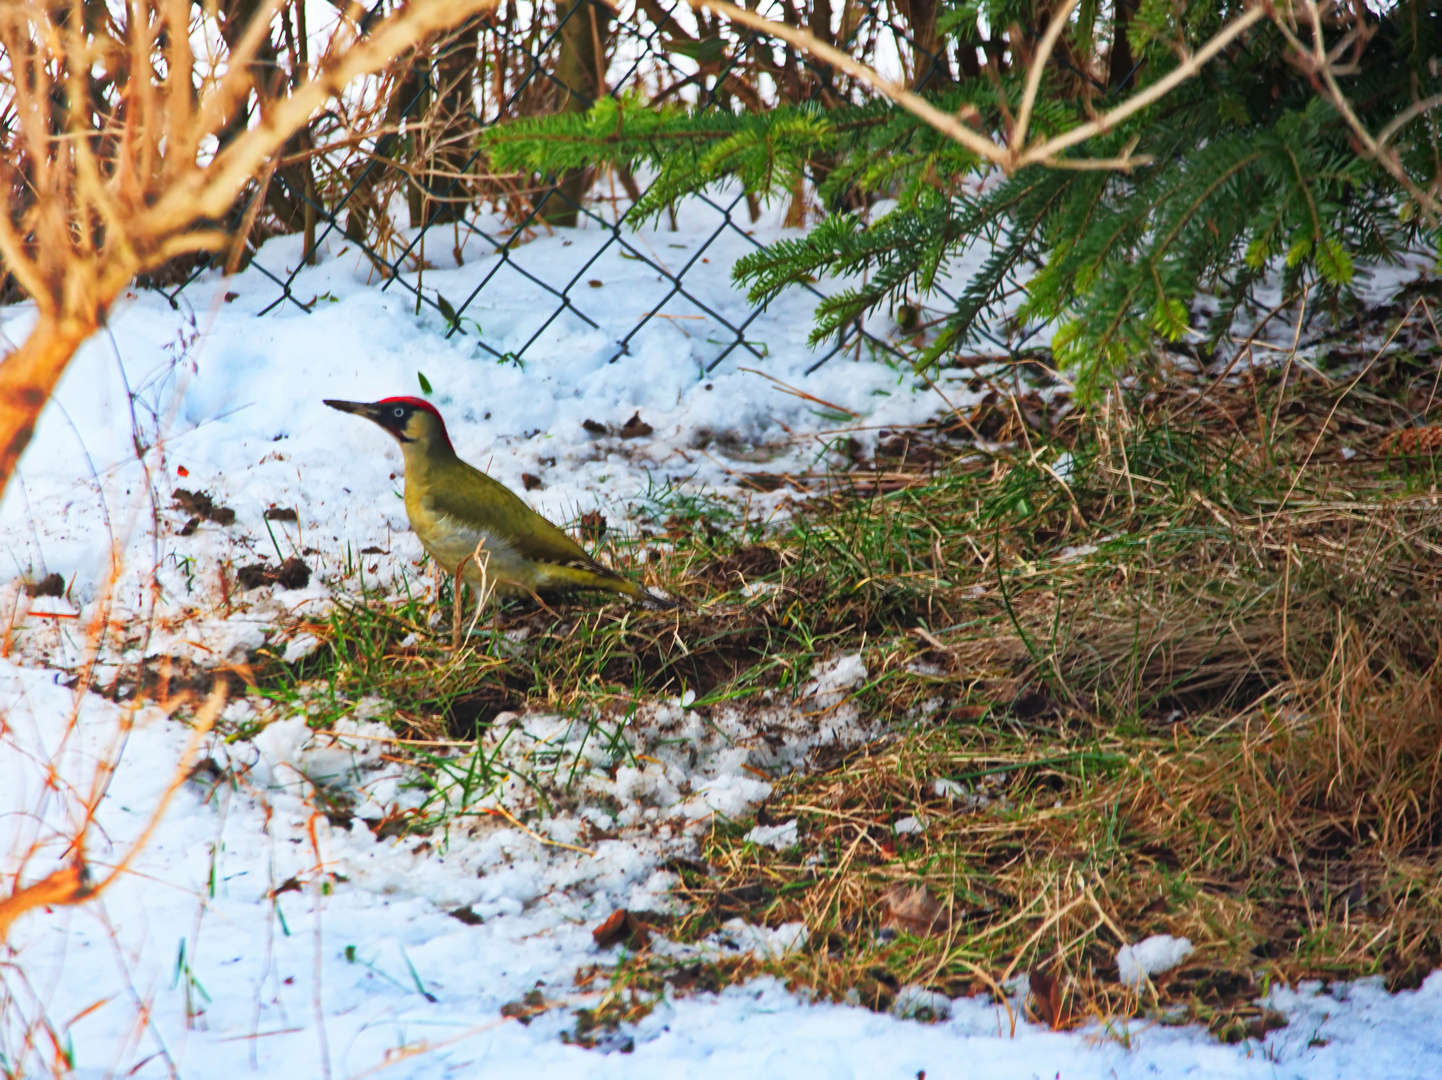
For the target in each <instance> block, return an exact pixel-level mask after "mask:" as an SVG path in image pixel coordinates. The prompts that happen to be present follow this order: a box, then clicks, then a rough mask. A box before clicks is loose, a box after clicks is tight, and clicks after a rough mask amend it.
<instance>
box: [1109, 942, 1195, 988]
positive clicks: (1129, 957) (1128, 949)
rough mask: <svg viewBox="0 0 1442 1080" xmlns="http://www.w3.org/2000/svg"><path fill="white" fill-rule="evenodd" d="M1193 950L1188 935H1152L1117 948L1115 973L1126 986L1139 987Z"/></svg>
mask: <svg viewBox="0 0 1442 1080" xmlns="http://www.w3.org/2000/svg"><path fill="white" fill-rule="evenodd" d="M1192 952H1193V949H1192V943H1191V941H1190V940H1188V939H1187V938H1177V937H1172V936H1171V935H1170V934H1153V935H1152V936H1151V937H1149V938H1144V939H1143V940H1141V941H1138V942H1137V943H1136V944H1134V945H1123V946H1122V947H1121V948H1120V949H1118V950H1117V972H1118V974H1119V977H1120V979H1121V981H1122V982H1123V983H1124V984H1126V985H1127V986H1134V987H1136V986H1142V985H1143V984H1145V983H1146V981H1147V980H1148V979H1150V978H1151V977H1152V976H1153V975H1161V974H1163V973H1165V972H1168V971H1171V970H1172V968H1174V967H1176V966H1177V965H1178V964H1180V963H1181V962H1182V961H1183V960H1185V959H1186V958H1187V957H1189V956H1191V955H1192Z"/></svg>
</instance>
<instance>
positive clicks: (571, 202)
mask: <svg viewBox="0 0 1442 1080" xmlns="http://www.w3.org/2000/svg"><path fill="white" fill-rule="evenodd" d="M557 15H558V17H559V18H561V19H565V23H564V25H562V27H561V34H560V41H561V55H560V57H559V59H558V60H557V62H556V70H555V76H556V80H557V82H559V83H560V84H561V85H560V86H557V87H556V111H557V112H563V113H568V112H569V113H576V112H585V111H586V110H587V109H589V108H590V107H591V105H592V104H593V103H594V102H595V101H596V100H597V99H598V98H600V97H601V96H602V95H603V94H605V93H606V51H607V49H606V47H607V45H608V43H609V41H610V37H611V16H610V13H609V12H608V11H607V10H606V9H605V8H603V7H602V6H601V5H600V4H598V3H596V2H595V0H557ZM567 15H569V16H570V18H566V16H567ZM591 179H592V170H591V169H589V168H586V169H571V170H569V171H568V172H567V173H566V175H565V176H563V177H561V181H560V183H558V184H556V185H555V186H554V187H552V188H549V189H547V190H545V191H543V192H542V193H541V195H540V198H539V206H540V217H541V218H542V219H543V220H544V221H547V222H549V223H550V224H552V225H563V226H574V225H575V224H576V222H577V220H578V218H579V214H580V207H581V200H582V199H584V198H585V197H586V191H587V189H588V188H589V187H590V186H591Z"/></svg>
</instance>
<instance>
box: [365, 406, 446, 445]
mask: <svg viewBox="0 0 1442 1080" xmlns="http://www.w3.org/2000/svg"><path fill="white" fill-rule="evenodd" d="M376 404H377V405H409V406H410V407H411V408H413V409H420V410H421V411H422V412H428V413H430V414H431V415H432V416H434V417H435V418H436V423H438V424H440V425H441V438H443V439H445V440H446V445H447V446H450V445H451V433H450V432H449V431H447V430H446V421H445V418H444V417H442V416H441V413H440V410H439V409H437V408H436V407H435V406H434V405H432V404H431V403H430V402H429V401H426V400H425V399H424V398H418V397H409V396H407V395H405V394H401V395H399V396H397V397H388V398H381V399H380V400H379V401H377V402H376ZM453 449H454V448H453Z"/></svg>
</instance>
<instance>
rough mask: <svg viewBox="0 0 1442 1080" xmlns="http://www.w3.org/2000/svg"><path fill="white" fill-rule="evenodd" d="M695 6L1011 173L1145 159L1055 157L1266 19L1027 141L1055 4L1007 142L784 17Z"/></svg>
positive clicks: (1228, 33) (1228, 30)
mask: <svg viewBox="0 0 1442 1080" xmlns="http://www.w3.org/2000/svg"><path fill="white" fill-rule="evenodd" d="M689 2H690V4H691V6H692V7H694V8H698V9H701V8H704V9H707V10H710V11H714V12H716V13H717V14H718V15H724V16H725V17H726V18H727V19H729V20H730V21H731V22H733V23H737V24H739V25H741V26H749V27H750V28H751V29H753V30H759V31H761V32H762V33H765V34H769V35H771V36H773V37H776V38H779V39H780V40H782V41H785V42H787V43H788V44H790V45H794V46H795V47H796V48H798V49H802V50H804V51H805V52H808V53H810V54H811V55H812V56H815V57H817V58H818V59H820V60H824V61H825V62H826V63H828V64H830V65H831V66H832V67H834V68H836V69H837V70H838V71H842V72H845V73H846V74H847V75H850V76H851V77H852V78H854V79H856V80H858V81H859V82H862V83H864V84H865V85H867V86H869V87H871V88H872V89H873V90H876V91H877V92H879V93H881V94H884V95H885V96H886V97H888V98H890V99H891V100H892V101H894V102H896V103H897V104H898V105H900V106H901V107H902V108H903V109H905V110H906V111H907V112H909V113H911V114H912V115H914V116H916V117H918V118H919V119H921V120H924V121H925V122H926V123H928V124H930V125H931V126H932V127H934V128H935V129H936V130H937V131H940V132H941V133H942V134H943V135H947V136H949V137H950V138H952V139H954V140H955V141H956V142H958V143H960V144H961V145H962V146H964V147H966V148H967V149H968V150H971V151H972V152H973V153H975V154H977V155H978V156H979V157H982V158H984V159H986V160H987V161H990V162H992V163H993V164H995V165H997V166H999V167H1001V168H1002V169H1003V170H1004V171H1006V172H1015V171H1016V170H1017V169H1022V168H1025V167H1026V166H1028V165H1047V166H1050V167H1053V168H1070V169H1114V170H1118V171H1122V172H1125V171H1127V170H1130V169H1133V168H1135V167H1136V166H1138V165H1145V164H1148V163H1149V162H1150V160H1151V159H1150V158H1146V157H1133V156H1132V154H1131V146H1128V147H1127V149H1126V151H1125V152H1124V153H1123V154H1122V155H1121V156H1120V157H1115V158H1094V159H1086V158H1083V159H1080V160H1076V159H1066V158H1059V157H1057V155H1058V154H1060V153H1061V152H1062V151H1064V150H1068V149H1070V148H1071V147H1073V146H1076V145H1078V144H1080V143H1083V142H1085V141H1086V140H1088V139H1090V138H1092V137H1093V136H1096V135H1100V134H1104V133H1105V132H1107V131H1110V130H1111V129H1112V128H1114V127H1116V126H1117V125H1118V124H1119V123H1121V122H1122V121H1123V120H1125V119H1126V118H1127V117H1129V116H1132V115H1133V114H1134V113H1136V112H1138V111H1140V110H1141V109H1144V108H1146V107H1147V106H1148V105H1150V104H1152V103H1153V102H1155V101H1157V100H1159V99H1161V98H1162V97H1164V96H1166V94H1168V93H1169V92H1171V91H1172V90H1173V89H1175V88H1176V87H1177V86H1179V85H1180V84H1181V83H1183V82H1185V81H1186V80H1187V79H1190V78H1191V77H1192V76H1194V75H1196V74H1197V72H1199V71H1200V70H1201V69H1202V68H1203V67H1204V66H1205V65H1206V63H1207V62H1208V61H1209V60H1211V59H1212V58H1213V57H1214V56H1216V55H1217V54H1218V53H1219V52H1221V51H1222V50H1223V49H1225V48H1226V47H1227V46H1228V45H1230V44H1231V43H1232V42H1233V41H1234V40H1236V38H1238V37H1239V36H1240V35H1241V34H1243V33H1245V32H1246V31H1247V30H1248V29H1249V28H1250V27H1252V26H1253V25H1255V24H1256V23H1257V22H1260V21H1261V20H1262V19H1263V18H1265V17H1266V10H1265V8H1263V7H1262V6H1260V5H1259V6H1257V7H1252V8H1248V9H1247V11H1246V12H1244V13H1243V14H1241V15H1239V16H1237V17H1236V18H1235V19H1233V20H1232V21H1231V22H1229V23H1228V24H1227V25H1226V26H1224V27H1222V29H1221V30H1219V31H1218V32H1217V33H1216V35H1215V36H1214V37H1213V38H1212V39H1211V40H1210V41H1208V42H1207V43H1206V44H1205V45H1203V46H1202V47H1201V48H1200V49H1198V50H1197V51H1196V52H1195V53H1191V54H1190V55H1188V56H1186V57H1184V58H1183V60H1182V62H1181V63H1180V64H1178V65H1177V66H1176V67H1175V68H1174V69H1173V70H1171V71H1169V72H1168V73H1167V74H1166V75H1164V76H1163V77H1162V78H1160V79H1158V80H1157V81H1156V82H1154V83H1152V84H1151V85H1150V86H1148V87H1147V88H1146V89H1144V90H1141V91H1139V92H1138V93H1136V94H1134V95H1133V96H1132V97H1130V98H1128V99H1127V100H1126V101H1124V102H1122V104H1120V105H1118V106H1117V107H1116V108H1115V109H1112V110H1110V111H1109V112H1106V113H1103V114H1102V115H1101V116H1099V117H1097V118H1096V119H1094V120H1090V121H1088V122H1087V123H1085V124H1080V125H1078V126H1077V127H1074V128H1072V129H1070V130H1069V131H1065V132H1063V133H1062V134H1060V135H1056V136H1054V137H1052V138H1050V139H1047V140H1045V141H1044V142H1040V143H1035V144H1031V145H1028V143H1027V139H1026V136H1027V134H1028V128H1029V127H1030V123H1031V115H1032V111H1033V108H1034V107H1035V103H1036V96H1037V93H1038V91H1039V89H1040V86H1041V80H1042V77H1043V74H1044V69H1045V67H1046V64H1047V61H1048V60H1049V59H1050V58H1051V53H1052V50H1053V49H1054V48H1055V46H1056V42H1057V39H1058V38H1059V37H1060V36H1061V32H1062V30H1063V29H1065V25H1066V20H1067V18H1068V17H1069V16H1070V14H1071V9H1072V6H1073V5H1074V2H1075V0H1070V2H1069V3H1068V4H1067V5H1065V6H1064V7H1063V8H1061V9H1060V10H1058V12H1057V14H1056V16H1055V17H1054V18H1053V19H1052V22H1051V24H1050V25H1049V26H1048V28H1047V32H1046V35H1045V36H1044V37H1043V39H1042V42H1041V45H1040V47H1039V48H1038V50H1037V54H1036V56H1035V58H1034V59H1033V60H1032V63H1031V67H1030V68H1029V69H1028V71H1027V82H1026V91H1025V96H1024V97H1023V99H1022V105H1021V110H1020V112H1019V113H1018V116H1017V119H1016V122H1015V124H1014V125H1012V137H1011V140H1010V145H1006V146H1004V145H1002V144H1001V143H999V142H997V141H996V140H994V139H991V138H988V137H987V136H986V135H983V134H981V133H979V132H977V131H975V130H973V129H972V128H970V127H967V126H966V124H964V123H963V122H962V120H961V118H959V117H956V116H952V115H951V114H949V113H945V112H942V111H941V110H940V109H938V108H937V107H936V106H935V105H932V104H931V103H930V102H929V101H927V100H926V99H925V98H923V97H921V96H920V95H918V94H915V93H913V92H912V91H910V90H908V89H907V88H906V87H905V86H903V85H902V84H901V83H898V82H895V81H894V80H891V79H888V78H886V76H884V75H882V74H881V73H880V72H878V71H877V70H876V69H875V68H872V67H868V66H867V65H866V64H863V63H861V62H860V61H858V60H855V59H853V58H852V57H850V56H848V55H847V54H846V53H844V52H842V51H841V50H839V49H837V48H836V47H834V46H832V45H828V44H827V43H826V42H824V41H821V40H820V39H819V38H817V37H815V36H814V35H812V34H809V33H807V32H806V31H805V30H801V29H798V28H796V27H793V26H786V25H785V24H783V23H778V22H773V21H772V20H771V19H767V18H765V17H763V16H761V15H758V14H756V13H755V12H752V11H747V10H745V9H744V8H739V7H737V6H736V5H734V4H729V3H727V2H726V0H689ZM1132 145H1135V144H1132Z"/></svg>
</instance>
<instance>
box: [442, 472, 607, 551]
mask: <svg viewBox="0 0 1442 1080" xmlns="http://www.w3.org/2000/svg"><path fill="white" fill-rule="evenodd" d="M461 464H462V465H463V466H464V467H463V468H462V469H460V470H457V471H456V472H455V474H453V475H452V476H448V477H447V478H446V483H444V484H436V485H435V486H434V489H433V490H432V491H431V492H430V493H429V494H428V498H429V500H430V502H431V505H432V506H434V507H435V508H436V510H438V511H440V512H441V513H443V514H447V515H449V516H450V517H454V518H458V519H459V520H461V521H467V522H476V523H478V524H484V526H485V527H487V528H488V529H491V530H493V531H496V532H499V533H501V534H503V535H505V536H506V537H507V538H508V539H509V540H510V541H511V543H512V544H513V545H514V547H515V550H516V552H517V554H519V555H521V556H523V557H524V558H527V559H534V560H535V561H537V562H547V563H558V564H560V565H567V564H570V563H578V564H580V565H581V566H584V567H587V568H588V569H591V570H596V571H599V572H603V573H605V574H607V575H611V574H612V573H613V571H611V570H608V569H606V568H605V567H604V566H602V565H601V564H600V563H598V562H596V560H595V559H593V558H591V556H590V555H588V554H586V549H585V548H583V547H581V545H580V544H578V543H576V541H574V540H572V539H571V538H570V537H569V536H567V535H566V534H565V533H564V532H562V531H561V530H560V529H558V528H557V527H556V526H554V525H552V524H551V523H550V522H549V521H547V520H546V519H545V518H543V517H542V516H541V515H540V514H538V513H536V512H535V511H534V510H532V509H531V508H530V507H529V506H527V505H526V504H525V502H524V501H522V499H521V498H520V496H518V495H517V494H516V493H515V492H514V491H512V490H511V489H510V488H508V487H506V485H505V484H502V483H501V482H500V481H498V480H493V479H492V478H491V477H489V476H487V475H486V474H485V473H483V472H481V471H480V470H479V469H477V468H474V467H473V466H470V465H466V464H465V463H464V462H462V463H461Z"/></svg>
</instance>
